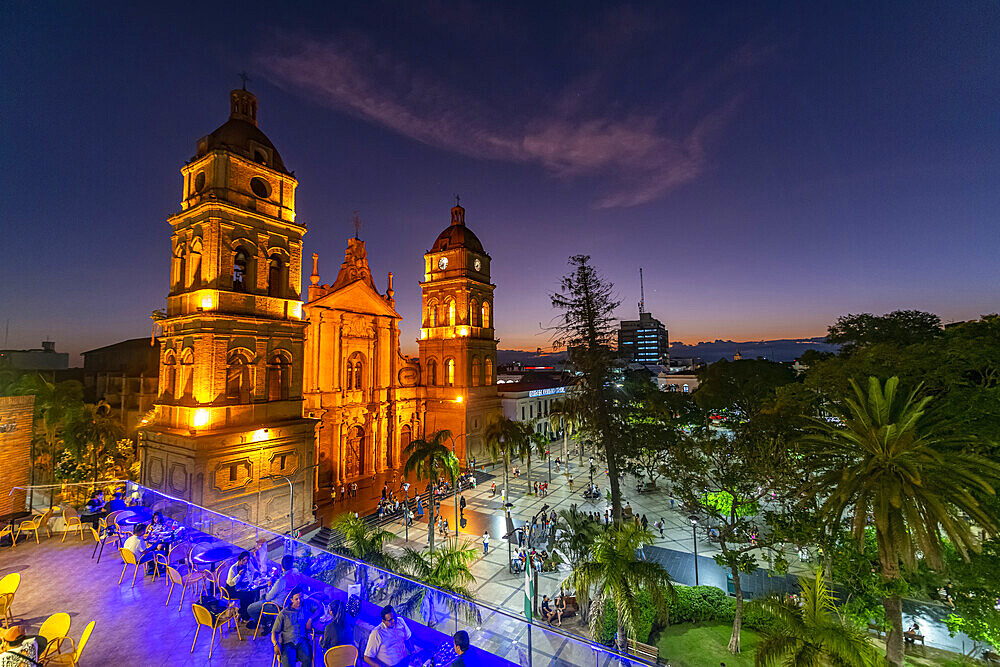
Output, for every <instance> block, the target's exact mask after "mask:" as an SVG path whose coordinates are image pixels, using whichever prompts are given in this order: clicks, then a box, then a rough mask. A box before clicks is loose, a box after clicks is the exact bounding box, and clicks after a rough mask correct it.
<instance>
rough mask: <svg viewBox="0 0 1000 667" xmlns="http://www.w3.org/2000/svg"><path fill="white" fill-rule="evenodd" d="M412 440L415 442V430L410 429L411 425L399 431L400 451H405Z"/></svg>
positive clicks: (406, 425)
mask: <svg viewBox="0 0 1000 667" xmlns="http://www.w3.org/2000/svg"><path fill="white" fill-rule="evenodd" d="M411 440H413V429H411V428H410V425H409V424H405V425H404V426H403V428H401V429H400V430H399V450H400V451H403V450H404V449H406V448H407V447H408V446H409V444H410V441H411Z"/></svg>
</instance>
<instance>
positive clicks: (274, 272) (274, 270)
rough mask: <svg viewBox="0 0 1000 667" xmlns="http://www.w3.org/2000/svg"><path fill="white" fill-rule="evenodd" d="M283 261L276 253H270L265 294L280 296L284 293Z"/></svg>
mask: <svg viewBox="0 0 1000 667" xmlns="http://www.w3.org/2000/svg"><path fill="white" fill-rule="evenodd" d="M284 268H285V267H284V263H283V262H282V261H281V257H279V256H278V255H271V257H270V259H269V260H268V263H267V295H268V296H277V297H282V296H284V295H285V294H284V293H285V280H284V278H285V271H284Z"/></svg>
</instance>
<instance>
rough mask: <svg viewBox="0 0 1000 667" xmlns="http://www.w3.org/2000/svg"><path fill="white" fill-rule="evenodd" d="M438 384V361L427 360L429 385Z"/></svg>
mask: <svg viewBox="0 0 1000 667" xmlns="http://www.w3.org/2000/svg"><path fill="white" fill-rule="evenodd" d="M435 385H437V362H436V361H434V360H433V359H429V360H428V361H427V386H428V387H433V386H435Z"/></svg>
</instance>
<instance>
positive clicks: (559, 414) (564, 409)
mask: <svg viewBox="0 0 1000 667" xmlns="http://www.w3.org/2000/svg"><path fill="white" fill-rule="evenodd" d="M549 424H551V426H552V428H553V429H559V428H561V429H562V432H563V461H564V462H565V463H566V465H569V436H570V433H572V432H574V431H576V429H577V427H579V426H580V406H579V399H577V398H574V397H572V396H570V397H567V398H564V399H562V400H561V401H559V402H557V403H555V404H554V405H553V406H552V407H551V408H549ZM580 463H583V448H582V447H581V448H580Z"/></svg>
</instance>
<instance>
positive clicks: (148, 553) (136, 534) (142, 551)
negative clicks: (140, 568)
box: [122, 523, 156, 574]
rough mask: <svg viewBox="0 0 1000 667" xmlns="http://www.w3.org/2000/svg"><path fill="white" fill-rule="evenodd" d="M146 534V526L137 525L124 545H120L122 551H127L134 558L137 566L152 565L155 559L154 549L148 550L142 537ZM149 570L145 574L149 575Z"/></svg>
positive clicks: (142, 524)
mask: <svg viewBox="0 0 1000 667" xmlns="http://www.w3.org/2000/svg"><path fill="white" fill-rule="evenodd" d="M145 534H146V524H144V523H138V524H136V526H135V529H134V530H133V531H132V534H131V535H130V536H129V538H128V539H127V540H125V544H123V545H122V549H128V550H129V551H131V552H132V554H133V555H134V556H135V561H136V563H138V564H139V565H142V564H143V563H152V562H153V559H154V558H155V557H156V549H150V548H149V547H148V546H147V544H146V542H145V540H143V539H142V536H143V535H145ZM150 572H151V568H149V567H147V568H146V574H150Z"/></svg>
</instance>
